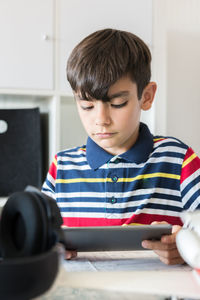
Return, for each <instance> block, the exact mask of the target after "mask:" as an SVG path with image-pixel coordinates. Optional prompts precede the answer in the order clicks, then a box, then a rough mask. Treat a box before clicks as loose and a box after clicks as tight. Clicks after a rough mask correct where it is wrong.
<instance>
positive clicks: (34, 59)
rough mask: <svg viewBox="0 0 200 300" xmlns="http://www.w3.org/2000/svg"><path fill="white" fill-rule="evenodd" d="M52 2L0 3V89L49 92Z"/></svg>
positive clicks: (21, 1)
mask: <svg viewBox="0 0 200 300" xmlns="http://www.w3.org/2000/svg"><path fill="white" fill-rule="evenodd" d="M53 8H54V5H53V0H42V1H40V0H34V1H30V0H28V1H27V0H17V1H15V0H1V1H0V43H1V47H0V88H17V89H53V73H54V72H53V47H54V43H53V34H54V31H53V24H54V21H53V20H54V16H53Z"/></svg>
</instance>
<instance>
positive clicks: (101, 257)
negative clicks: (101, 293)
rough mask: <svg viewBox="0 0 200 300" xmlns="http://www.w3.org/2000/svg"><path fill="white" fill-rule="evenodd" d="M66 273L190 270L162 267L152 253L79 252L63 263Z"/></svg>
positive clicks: (182, 266)
mask: <svg viewBox="0 0 200 300" xmlns="http://www.w3.org/2000/svg"><path fill="white" fill-rule="evenodd" d="M63 266H64V268H65V270H66V271H68V272H75V271H147V270H153V271H155V270H165V271H172V270H174V269H175V270H176V271H178V270H180V271H183V270H190V269H191V268H190V267H188V266H185V265H180V266H167V265H164V264H163V263H162V262H161V261H160V260H159V258H158V256H157V255H155V253H154V252H152V251H146V250H145V251H120V252H118V251H117V252H115V251H112V252H80V253H78V257H77V258H76V259H74V260H67V261H64V262H63Z"/></svg>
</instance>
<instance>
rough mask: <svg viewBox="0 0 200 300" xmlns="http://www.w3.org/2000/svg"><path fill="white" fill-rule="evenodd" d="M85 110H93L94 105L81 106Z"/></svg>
mask: <svg viewBox="0 0 200 300" xmlns="http://www.w3.org/2000/svg"><path fill="white" fill-rule="evenodd" d="M81 108H82V109H83V110H91V109H92V108H93V106H81Z"/></svg>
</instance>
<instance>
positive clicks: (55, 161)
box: [53, 158, 57, 167]
mask: <svg viewBox="0 0 200 300" xmlns="http://www.w3.org/2000/svg"><path fill="white" fill-rule="evenodd" d="M53 163H54V165H55V166H56V167H57V160H56V159H55V158H54V160H53Z"/></svg>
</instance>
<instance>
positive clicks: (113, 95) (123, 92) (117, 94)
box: [108, 91, 130, 100]
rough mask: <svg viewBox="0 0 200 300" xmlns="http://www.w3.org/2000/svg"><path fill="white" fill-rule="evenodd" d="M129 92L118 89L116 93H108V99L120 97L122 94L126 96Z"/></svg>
mask: <svg viewBox="0 0 200 300" xmlns="http://www.w3.org/2000/svg"><path fill="white" fill-rule="evenodd" d="M129 94H130V93H129V91H120V92H118V93H115V94H111V95H109V96H108V99H109V100H112V99H114V98H119V97H122V96H128V95H129Z"/></svg>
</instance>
